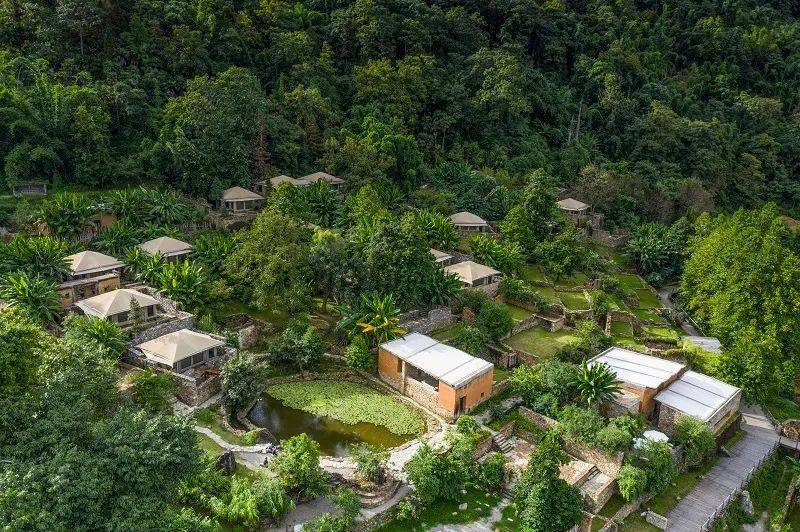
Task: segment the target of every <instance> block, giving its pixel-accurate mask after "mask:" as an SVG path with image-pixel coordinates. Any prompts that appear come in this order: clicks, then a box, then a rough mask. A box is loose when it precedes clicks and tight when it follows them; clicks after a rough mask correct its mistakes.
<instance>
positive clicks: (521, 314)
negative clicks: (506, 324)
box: [501, 303, 533, 321]
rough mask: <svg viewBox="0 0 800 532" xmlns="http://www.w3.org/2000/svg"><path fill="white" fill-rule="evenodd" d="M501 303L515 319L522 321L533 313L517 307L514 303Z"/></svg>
mask: <svg viewBox="0 0 800 532" xmlns="http://www.w3.org/2000/svg"><path fill="white" fill-rule="evenodd" d="M501 305H503V306H505V307H506V308H507V309H508V310H509V312H511V317H512V318H514V320H515V321H522V320H524V319H525V318H527V317H530V316H532V315H533V312H531V311H530V310H528V309H524V308H522V307H518V306H516V305H509V304H508V303H501Z"/></svg>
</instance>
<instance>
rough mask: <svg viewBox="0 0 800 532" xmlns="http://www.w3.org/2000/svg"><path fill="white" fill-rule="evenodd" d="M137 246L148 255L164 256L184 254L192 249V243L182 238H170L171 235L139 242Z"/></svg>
mask: <svg viewBox="0 0 800 532" xmlns="http://www.w3.org/2000/svg"><path fill="white" fill-rule="evenodd" d="M139 248H141V250H142V251H144V252H145V253H147V254H148V255H155V254H157V253H158V254H161V255H163V256H165V257H174V256H175V255H184V254H186V253H189V252H191V251H192V245H191V244H189V243H188V242H184V241H183V240H178V239H177V238H172V237H171V236H162V237H158V238H154V239H153V240H148V241H147V242H144V243H142V244H139Z"/></svg>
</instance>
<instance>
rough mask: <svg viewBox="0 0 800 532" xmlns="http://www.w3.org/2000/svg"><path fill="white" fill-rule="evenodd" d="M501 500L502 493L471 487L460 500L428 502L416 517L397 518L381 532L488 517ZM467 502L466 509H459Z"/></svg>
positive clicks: (454, 523) (410, 531) (403, 530)
mask: <svg viewBox="0 0 800 532" xmlns="http://www.w3.org/2000/svg"><path fill="white" fill-rule="evenodd" d="M499 502H500V495H499V494H497V493H487V492H485V491H483V490H478V489H475V488H470V489H468V490H467V493H466V494H465V495H464V496H463V498H462V500H460V501H443V502H435V503H433V504H428V505H426V506H425V508H424V509H423V510H422V511H421V512H420V513H418V514H417V517H416V518H414V519H403V520H396V521H391V522H390V523H387V524H386V525H384V526H382V527H380V528H378V529H377V530H378V531H379V532H412V531H414V532H416V531H423V530H430V529H431V528H434V527H436V526H438V525H456V524H467V523H472V522H473V521H477V520H478V519H480V518H482V517H488V516H489V514H491V512H492V508H494V507H495V506H497V504H498V503H499ZM463 503H467V508H466V510H459V509H458V507H459V505H460V504H463Z"/></svg>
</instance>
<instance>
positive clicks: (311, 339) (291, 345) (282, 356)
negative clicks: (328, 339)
mask: <svg viewBox="0 0 800 532" xmlns="http://www.w3.org/2000/svg"><path fill="white" fill-rule="evenodd" d="M324 352H325V344H323V343H322V337H320V335H319V333H318V332H317V330H316V329H315V328H314V327H313V326H312V325H310V324H309V323H308V319H307V318H298V319H296V320H295V321H293V322H292V323H290V324H289V325H288V326H287V327H286V329H284V331H283V332H282V333H281V334H280V336H279V337H278V339H277V340H276V341H275V343H273V344H272V346H271V347H270V353H271V354H272V359H273V360H274V361H275V363H276V364H280V365H283V366H288V367H290V368H295V369H298V370H300V371H304V370H306V369H308V368H311V367H313V366H315V365H316V364H318V363H319V362H320V360H322V355H323V354H324Z"/></svg>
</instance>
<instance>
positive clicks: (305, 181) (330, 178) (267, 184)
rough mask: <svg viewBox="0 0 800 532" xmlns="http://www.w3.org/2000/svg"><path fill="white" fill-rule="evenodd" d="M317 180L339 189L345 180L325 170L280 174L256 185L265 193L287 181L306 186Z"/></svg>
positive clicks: (297, 185)
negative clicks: (295, 174)
mask: <svg viewBox="0 0 800 532" xmlns="http://www.w3.org/2000/svg"><path fill="white" fill-rule="evenodd" d="M317 181H325V182H327V183H328V184H329V185H330V186H331V187H333V188H334V189H336V190H341V188H342V187H343V186H344V185H345V180H344V179H342V178H340V177H336V176H335V175H331V174H329V173H327V172H314V173H313V174H308V175H306V176H303V177H298V178H294V177H290V176H288V175H283V174H281V175H279V176H275V177H273V178H270V179H269V180H265V181H261V182H260V183H257V185H256V187H257V189H258V190H260V191H261V192H262V194H266V193H267V192H269V191H270V190H275V189H277V188H278V187H279V186H281V185H282V184H284V183H289V184H290V185H292V186H295V187H307V186H309V185H313V184H314V183H316V182H317Z"/></svg>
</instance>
